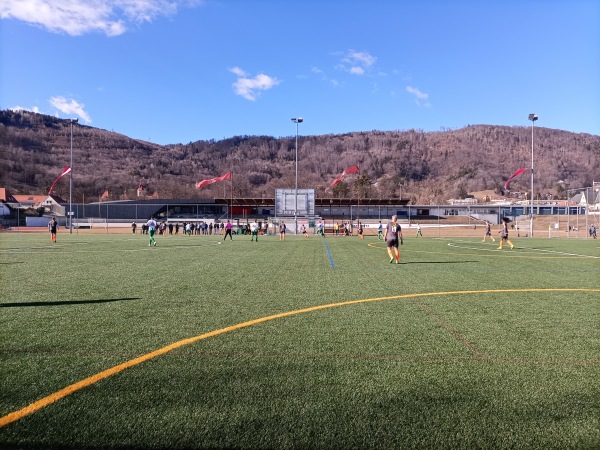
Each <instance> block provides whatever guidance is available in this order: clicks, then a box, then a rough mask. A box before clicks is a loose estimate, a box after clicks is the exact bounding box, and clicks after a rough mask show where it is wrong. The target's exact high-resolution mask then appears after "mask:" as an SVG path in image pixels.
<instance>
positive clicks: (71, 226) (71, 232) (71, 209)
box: [69, 119, 79, 234]
mask: <svg viewBox="0 0 600 450" xmlns="http://www.w3.org/2000/svg"><path fill="white" fill-rule="evenodd" d="M78 120H79V119H71V165H70V167H71V171H70V172H69V234H73V124H74V123H77V121H78Z"/></svg>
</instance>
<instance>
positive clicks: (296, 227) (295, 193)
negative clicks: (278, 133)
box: [292, 117, 304, 234]
mask: <svg viewBox="0 0 600 450" xmlns="http://www.w3.org/2000/svg"><path fill="white" fill-rule="evenodd" d="M303 120H304V119H302V117H292V122H294V123H295V124H296V189H295V192H294V233H295V234H298V124H299V123H302V121H303Z"/></svg>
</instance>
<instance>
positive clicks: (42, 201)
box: [0, 188, 67, 226]
mask: <svg viewBox="0 0 600 450" xmlns="http://www.w3.org/2000/svg"><path fill="white" fill-rule="evenodd" d="M66 204H67V202H65V201H64V200H63V199H62V198H60V197H59V196H57V195H29V194H11V193H10V192H9V191H8V190H7V189H6V188H0V216H1V217H2V219H3V222H4V223H5V224H7V225H11V226H15V225H17V226H18V225H22V224H23V223H22V221H23V220H25V218H26V217H39V216H44V215H45V216H48V215H51V216H56V217H57V218H60V217H64V216H65V214H66V207H65V205H66Z"/></svg>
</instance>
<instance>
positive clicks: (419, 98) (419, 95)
mask: <svg viewBox="0 0 600 450" xmlns="http://www.w3.org/2000/svg"><path fill="white" fill-rule="evenodd" d="M406 92H408V93H409V94H412V95H413V96H414V98H415V103H416V104H417V105H419V106H425V107H426V108H428V107H430V106H431V103H430V102H429V94H427V93H425V92H421V90H420V89H418V88H416V87H412V86H406Z"/></svg>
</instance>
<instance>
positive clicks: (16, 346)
mask: <svg viewBox="0 0 600 450" xmlns="http://www.w3.org/2000/svg"><path fill="white" fill-rule="evenodd" d="M221 239H222V238H221V237H218V236H191V237H185V236H164V237H163V236H158V246H157V247H148V242H147V239H146V237H144V236H140V235H137V236H133V235H125V234H124V235H83V234H81V235H68V234H65V233H61V234H59V236H58V242H57V243H56V244H51V243H50V238H49V236H48V235H47V234H33V235H29V234H9V233H4V234H1V235H0V276H1V280H2V291H1V294H0V325H1V328H0V330H1V331H0V447H2V448H56V449H58V448H60V449H80V448H103V449H105V448H114V449H124V448H261V449H266V448H283V449H285V448H377V449H385V448H390V449H397V448H415V447H418V448H477V447H478V448H597V447H598V446H600V423H599V420H600V419H599V418H600V384H599V383H598V380H599V379H600V376H599V375H600V373H599V372H600V370H599V369H600V331H599V329H600V327H599V324H600V282H599V281H600V242H599V241H594V240H574V239H573V240H566V239H561V240H558V239H538V238H536V239H514V240H513V242H515V244H516V248H515V249H514V250H508V249H507V248H505V249H504V250H502V251H499V250H497V249H496V247H497V242H496V243H495V244H494V243H481V242H480V238H447V239H444V238H425V239H415V238H412V237H407V238H406V239H405V245H404V246H402V247H401V252H402V258H401V264H399V265H396V264H389V262H388V261H389V259H388V257H387V252H386V249H385V244H384V243H383V241H378V240H377V239H376V238H373V237H368V238H366V239H365V240H360V239H358V238H356V237H353V238H345V237H338V238H335V237H327V238H326V239H325V240H323V239H322V238H317V237H311V238H310V239H305V238H302V237H295V236H288V238H287V240H286V241H285V242H281V241H279V238H278V237H273V236H268V237H260V238H259V241H258V243H256V242H250V238H249V237H245V236H236V237H234V240H233V241H230V240H227V241H225V242H223V241H222V240H221Z"/></svg>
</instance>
